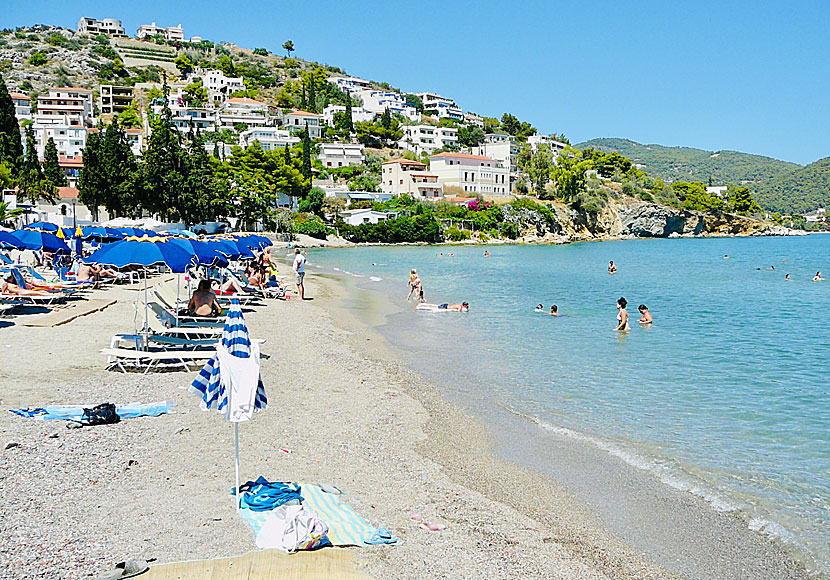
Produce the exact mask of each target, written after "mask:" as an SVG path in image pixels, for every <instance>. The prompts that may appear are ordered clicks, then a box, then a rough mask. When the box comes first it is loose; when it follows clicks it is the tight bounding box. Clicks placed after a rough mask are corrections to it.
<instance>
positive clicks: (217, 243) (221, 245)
mask: <svg viewBox="0 0 830 580" xmlns="http://www.w3.org/2000/svg"><path fill="white" fill-rule="evenodd" d="M204 241H205V243H207V244H209V245H210V246H211V247H213V248H216V250H217V251H218V252H220V253H222V255H224V256H225V257H226V258H228V259H229V260H238V259H239V258H240V257H242V256H243V255H245V256H247V255H248V254H250V253H251V251H250V250H249V249H247V248H240V247H239V246H238V245H237V244H236V243H234V242H232V241H231V240H226V239H224V238H205V239H204ZM251 255H253V254H251Z"/></svg>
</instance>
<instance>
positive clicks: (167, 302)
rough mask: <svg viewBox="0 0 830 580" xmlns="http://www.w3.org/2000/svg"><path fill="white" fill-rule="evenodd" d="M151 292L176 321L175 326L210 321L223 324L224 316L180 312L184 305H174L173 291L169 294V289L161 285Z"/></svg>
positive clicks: (207, 322) (201, 324)
mask: <svg viewBox="0 0 830 580" xmlns="http://www.w3.org/2000/svg"><path fill="white" fill-rule="evenodd" d="M153 293H154V294H155V297H156V299H157V300H158V303H159V305H161V306H162V308H164V309H165V310H166V311H167V312H166V314H167V315H168V316H171V317H173V319H174V320H175V321H176V324H175V326H181V325H182V324H196V325H200V326H204V325H206V324H210V323H221V324H224V322H225V317H224V316H222V315H220V316H193V315H186V314H181V312H182V310H185V308H184V306H181V305H179V306H176V304H177V303H176V298H175V296H176V295H175V293H173V294H171V293H170V292H169V290H165V289H164V288H163V287H157V288H154V289H153Z"/></svg>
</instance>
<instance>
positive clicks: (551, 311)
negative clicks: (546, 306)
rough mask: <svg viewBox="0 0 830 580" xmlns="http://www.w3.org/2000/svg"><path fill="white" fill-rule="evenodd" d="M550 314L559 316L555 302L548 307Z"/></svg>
mask: <svg viewBox="0 0 830 580" xmlns="http://www.w3.org/2000/svg"><path fill="white" fill-rule="evenodd" d="M550 315H551V316H559V308H558V307H557V306H556V304H554V305H553V306H551V307H550Z"/></svg>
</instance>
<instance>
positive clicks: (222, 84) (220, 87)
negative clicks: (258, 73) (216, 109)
mask: <svg viewBox="0 0 830 580" xmlns="http://www.w3.org/2000/svg"><path fill="white" fill-rule="evenodd" d="M195 76H197V77H198V78H200V79H202V86H203V87H204V88H205V90H206V91H207V96H208V102H210V103H215V102H220V103H221V102H223V101H224V100H225V99H227V98H228V97H229V96H230V95H231V94H232V93H235V92H237V91H244V90H245V82H244V80H243V78H242V77H228V76H225V73H223V72H222V71H221V70H206V71H202V72H201V73H200V74H197V75H195Z"/></svg>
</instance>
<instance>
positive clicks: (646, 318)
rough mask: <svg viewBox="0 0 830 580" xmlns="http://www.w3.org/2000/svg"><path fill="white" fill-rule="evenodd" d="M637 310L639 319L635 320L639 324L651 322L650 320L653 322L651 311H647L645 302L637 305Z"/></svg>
mask: <svg viewBox="0 0 830 580" xmlns="http://www.w3.org/2000/svg"><path fill="white" fill-rule="evenodd" d="M637 310H638V311H639V312H640V320H638V321H637V322H639V323H640V324H651V323H652V322H654V318H653V317H652V316H651V312H649V311H648V306H646V305H645V304H640V305H639V306H638V307H637Z"/></svg>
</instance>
